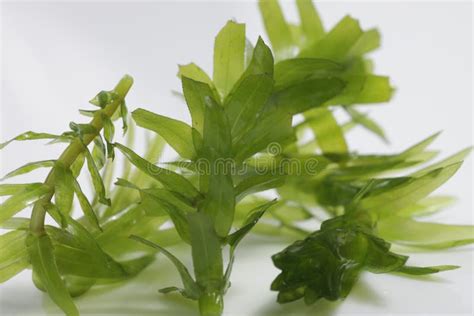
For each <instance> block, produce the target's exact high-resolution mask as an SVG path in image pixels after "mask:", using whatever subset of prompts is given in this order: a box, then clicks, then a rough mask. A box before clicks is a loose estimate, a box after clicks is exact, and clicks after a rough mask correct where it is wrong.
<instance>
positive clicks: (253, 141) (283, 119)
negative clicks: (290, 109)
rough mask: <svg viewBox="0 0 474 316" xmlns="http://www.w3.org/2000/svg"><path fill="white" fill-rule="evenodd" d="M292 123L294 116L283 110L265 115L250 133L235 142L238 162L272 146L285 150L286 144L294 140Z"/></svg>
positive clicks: (255, 123)
mask: <svg viewBox="0 0 474 316" xmlns="http://www.w3.org/2000/svg"><path fill="white" fill-rule="evenodd" d="M291 123H292V115H290V114H289V113H287V112H286V111H283V110H281V111H280V110H274V111H272V112H271V113H268V114H266V115H263V116H262V118H261V119H259V120H257V121H256V122H254V126H252V128H251V129H249V131H248V132H246V133H244V134H243V135H242V137H241V138H240V139H238V140H236V141H235V145H234V148H233V150H234V152H235V159H236V161H243V160H245V159H247V158H249V157H251V156H252V155H254V154H256V153H258V152H260V151H261V150H264V149H265V148H267V149H268V146H270V145H275V147H276V148H283V145H284V144H286V143H288V142H289V141H291V140H293V139H294V134H293V128H292V126H291Z"/></svg>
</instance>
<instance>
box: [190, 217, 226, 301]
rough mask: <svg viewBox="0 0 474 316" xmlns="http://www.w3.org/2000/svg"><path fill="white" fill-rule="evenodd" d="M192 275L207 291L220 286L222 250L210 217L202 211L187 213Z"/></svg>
mask: <svg viewBox="0 0 474 316" xmlns="http://www.w3.org/2000/svg"><path fill="white" fill-rule="evenodd" d="M188 224H189V233H190V237H191V250H192V257H193V265H194V275H195V276H196V282H197V284H198V285H199V286H200V287H201V288H202V289H204V290H205V291H208V292H213V291H220V289H221V287H222V275H223V264H222V252H221V244H220V240H219V237H218V236H217V234H216V232H215V230H214V225H213V223H212V221H211V219H210V218H209V217H208V216H207V215H206V214H205V213H202V212H196V213H191V214H188Z"/></svg>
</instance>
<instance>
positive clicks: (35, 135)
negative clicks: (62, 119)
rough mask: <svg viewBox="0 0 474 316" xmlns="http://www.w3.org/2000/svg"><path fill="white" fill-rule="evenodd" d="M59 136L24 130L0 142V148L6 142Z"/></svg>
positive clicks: (6, 143) (0, 148) (3, 146)
mask: <svg viewBox="0 0 474 316" xmlns="http://www.w3.org/2000/svg"><path fill="white" fill-rule="evenodd" d="M58 137H60V135H54V134H48V133H35V132H32V131H28V132H25V133H23V134H20V135H18V136H16V137H13V138H12V139H10V140H9V141H6V142H4V143H1V144H0V150H2V149H3V148H5V147H6V146H7V145H8V144H10V143H11V142H13V141H24V140H35V139H56V138H58Z"/></svg>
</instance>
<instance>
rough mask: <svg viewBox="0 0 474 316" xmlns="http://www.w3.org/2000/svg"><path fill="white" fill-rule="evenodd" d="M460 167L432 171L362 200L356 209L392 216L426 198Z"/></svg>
mask: <svg viewBox="0 0 474 316" xmlns="http://www.w3.org/2000/svg"><path fill="white" fill-rule="evenodd" d="M460 166H461V163H457V164H453V165H450V166H448V167H445V168H440V169H436V170H433V171H431V172H429V173H427V174H426V175H424V176H422V177H420V178H410V179H409V180H408V181H404V182H402V183H401V184H399V185H395V186H394V187H391V188H390V189H389V190H384V191H382V192H380V193H378V194H374V195H369V196H367V197H365V198H363V199H362V200H361V201H360V203H359V204H358V207H359V208H360V209H363V210H366V211H373V212H376V213H377V214H379V215H380V216H387V215H390V214H394V213H395V212H396V211H398V210H400V209H403V208H405V207H407V206H408V205H410V204H412V203H415V202H417V201H419V200H421V199H422V198H424V197H426V196H428V195H429V194H430V193H431V192H433V191H434V190H436V189H437V188H438V187H439V186H441V185H442V184H443V183H445V182H446V181H447V180H448V179H449V178H451V177H452V176H453V175H454V174H455V173H456V171H457V170H458V169H459V167H460Z"/></svg>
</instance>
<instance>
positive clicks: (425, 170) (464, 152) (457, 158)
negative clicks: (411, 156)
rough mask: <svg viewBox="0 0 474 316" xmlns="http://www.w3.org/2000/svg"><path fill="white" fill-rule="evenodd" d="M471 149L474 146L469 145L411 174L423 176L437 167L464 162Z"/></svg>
mask: <svg viewBox="0 0 474 316" xmlns="http://www.w3.org/2000/svg"><path fill="white" fill-rule="evenodd" d="M471 151H472V147H468V148H466V149H463V150H461V151H460V152H458V153H455V154H454V155H452V156H449V157H448V158H446V159H443V160H442V161H440V162H437V163H435V164H432V165H430V166H428V167H425V168H423V169H421V170H418V171H416V172H414V173H412V174H411V176H412V177H421V176H423V175H425V174H427V173H428V172H430V171H432V170H435V169H438V168H444V167H447V166H449V165H451V164H454V163H458V162H462V161H463V160H464V159H466V157H467V156H469V154H470V153H471Z"/></svg>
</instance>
